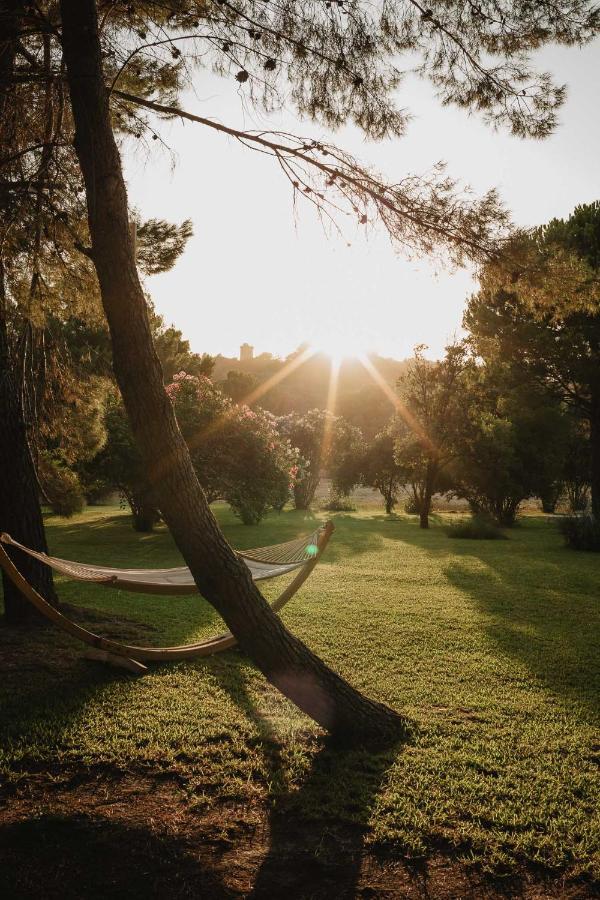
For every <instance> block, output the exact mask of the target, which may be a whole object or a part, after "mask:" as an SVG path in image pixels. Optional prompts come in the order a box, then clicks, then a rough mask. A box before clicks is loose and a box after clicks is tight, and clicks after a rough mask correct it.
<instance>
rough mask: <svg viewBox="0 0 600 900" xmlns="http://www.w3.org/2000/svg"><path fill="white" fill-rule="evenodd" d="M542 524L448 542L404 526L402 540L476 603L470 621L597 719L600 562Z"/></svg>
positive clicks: (494, 643)
mask: <svg viewBox="0 0 600 900" xmlns="http://www.w3.org/2000/svg"><path fill="white" fill-rule="evenodd" d="M546 526H547V522H546V521H545V520H541V519H540V520H539V521H534V520H533V519H532V520H531V521H527V522H526V523H524V524H523V527H521V528H518V529H515V530H514V531H513V532H512V533H511V534H510V541H484V540H450V539H448V538H447V536H445V535H444V534H443V532H442V529H436V530H437V535H435V534H432V536H431V539H430V540H429V541H427V540H425V541H424V540H423V537H422V535H416V534H415V535H411V532H410V530H408V531H405V532H404V534H403V540H405V541H409V542H411V543H414V544H415V545H417V546H419V547H420V548H421V549H423V550H425V551H426V552H427V553H428V555H431V556H434V557H437V558H438V559H439V560H440V568H441V571H442V573H443V574H444V576H445V577H446V579H447V580H448V583H449V584H450V585H452V587H454V588H456V589H458V590H459V591H460V592H461V593H463V594H465V595H466V596H467V597H469V598H470V599H471V600H472V601H473V602H474V604H475V610H476V611H477V613H478V616H477V619H476V624H477V626H478V627H479V628H480V629H482V630H483V632H484V633H485V635H486V638H487V639H488V641H489V643H490V644H491V646H492V647H495V648H497V649H498V650H499V651H501V653H502V654H503V655H504V656H506V657H508V658H509V659H514V660H517V661H518V662H521V663H523V664H524V665H525V666H526V667H527V669H528V670H529V672H531V674H532V675H533V676H534V677H536V678H539V679H540V680H541V681H542V682H543V683H545V684H546V685H547V686H548V687H549V688H550V689H551V690H552V691H554V692H556V693H557V694H558V695H560V696H561V697H562V698H563V700H566V701H568V702H573V701H575V702H577V703H579V704H580V705H581V707H582V709H584V710H585V711H586V714H587V715H591V716H592V719H595V717H596V716H597V715H598V712H599V711H600V708H599V697H600V666H599V665H598V646H599V644H600V605H599V604H598V595H599V594H600V566H599V565H598V562H599V560H598V558H597V557H595V558H594V555H593V554H584V553H576V552H573V551H570V550H568V549H566V548H565V547H564V546H562V544H561V540H560V538H559V536H558V533H557V531H556V528H555V526H553V527H552V528H550V527H548V528H547V530H545V529H546ZM427 543H429V546H427Z"/></svg>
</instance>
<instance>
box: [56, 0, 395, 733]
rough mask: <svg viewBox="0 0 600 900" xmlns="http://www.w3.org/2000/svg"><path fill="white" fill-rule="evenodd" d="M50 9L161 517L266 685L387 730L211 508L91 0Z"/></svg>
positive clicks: (358, 727) (119, 371)
mask: <svg viewBox="0 0 600 900" xmlns="http://www.w3.org/2000/svg"><path fill="white" fill-rule="evenodd" d="M60 8H61V16H62V24H63V48H64V55H65V62H66V67H67V77H68V82H69V89H70V94H71V106H72V111H73V118H74V122H75V129H76V130H75V149H76V151H77V155H78V158H79V162H80V165H81V170H82V173H83V177H84V181H85V186H86V194H87V205H88V221H89V228H90V235H91V241H92V258H93V260H94V264H95V267H96V271H97V274H98V280H99V284H100V291H101V296H102V302H103V305H104V310H105V313H106V318H107V321H108V325H109V329H110V334H111V339H112V348H113V365H114V370H115V375H116V378H117V381H118V383H119V387H120V389H121V393H122V395H123V401H124V404H125V407H126V409H127V413H128V415H129V418H130V421H131V426H132V430H133V434H134V436H135V439H136V442H137V445H138V447H139V450H140V453H141V455H142V459H143V461H144V465H145V467H146V470H147V475H148V479H149V484H150V485H151V487H152V490H153V492H154V496H155V497H156V500H157V504H158V506H159V508H160V510H161V513H162V515H163V517H164V519H165V521H166V523H167V525H168V526H169V528H170V530H171V533H172V535H173V537H174V540H175V542H176V544H177V546H178V548H179V550H180V551H181V553H182V555H183V557H184V559H185V561H186V563H187V565H188V566H189V568H190V570H191V572H192V574H193V576H194V580H195V581H196V584H197V585H198V587H199V589H200V591H201V592H202V594H203V595H204V597H206V599H207V600H208V601H209V602H210V603H211V604H212V605H213V606H214V607H215V609H216V610H217V611H218V612H219V613H220V614H221V616H222V617H223V619H224V620H225V622H226V624H227V626H228V627H229V629H230V630H231V631H232V632H233V634H234V635H235V637H236V638H237V640H238V641H239V644H240V646H241V647H242V649H243V650H244V651H245V652H246V653H247V654H248V655H249V656H250V657H251V658H252V659H253V660H254V662H255V663H256V665H257V666H258V667H259V669H260V670H261V671H262V672H263V673H264V675H265V676H266V677H267V678H268V679H269V681H271V682H272V684H274V685H275V686H276V687H278V688H279V690H281V691H282V692H283V693H284V694H285V695H286V696H287V697H289V699H291V700H292V701H293V702H294V703H296V704H297V705H298V706H299V707H300V708H301V709H302V710H303V711H304V712H305V713H307V714H308V715H309V716H311V717H312V718H313V719H314V720H315V721H316V722H318V723H319V724H320V725H322V726H323V727H324V728H326V729H328V730H330V731H332V732H335V733H338V734H343V735H347V736H354V735H367V734H371V735H373V734H381V733H384V732H387V733H398V732H399V731H401V730H402V728H403V727H404V720H403V719H402V718H401V717H400V716H399V715H398V714H397V713H395V712H393V711H392V710H391V709H389V708H388V707H386V706H384V705H383V704H379V703H375V702H372V701H370V700H368V699H367V698H365V697H364V696H362V695H361V694H360V693H358V692H357V691H356V690H354V689H353V688H352V687H351V686H350V685H349V684H347V682H345V681H344V680H343V679H342V678H340V676H339V675H337V674H336V673H335V672H333V671H332V670H331V669H329V668H328V667H327V666H326V665H325V664H324V663H323V662H322V661H321V660H320V659H319V658H318V657H317V656H315V655H314V654H313V653H312V652H311V651H310V650H309V649H308V648H307V647H305V646H304V645H303V644H302V643H301V641H299V640H298V639H297V638H296V637H294V636H293V635H292V634H290V633H289V632H288V631H287V630H286V629H285V628H284V626H283V623H282V622H281V620H280V619H279V617H278V616H277V615H276V614H275V613H273V611H272V610H271V609H270V607H269V604H268V603H267V602H266V601H265V599H264V598H263V596H262V594H261V593H260V591H259V590H258V588H257V587H256V585H255V584H254V583H253V581H252V579H251V576H250V572H249V571H248V569H247V567H246V566H245V565H244V564H243V562H242V561H241V560H240V559H239V558H238V557H237V556H236V554H235V553H234V552H233V551H232V549H231V548H230V547H229V545H228V544H227V542H226V540H225V538H224V536H223V534H222V533H221V531H220V529H219V527H218V524H217V522H216V520H215V518H214V516H213V515H212V513H211V510H210V508H209V506H208V503H207V502H206V497H205V495H204V492H203V490H202V488H201V486H200V484H199V482H198V479H197V477H196V475H195V472H194V468H193V465H192V462H191V459H190V455H189V452H188V449H187V446H186V444H185V441H184V439H183V437H182V435H181V433H180V431H179V428H178V425H177V422H176V419H175V415H174V412H173V408H172V406H171V402H170V400H169V398H168V397H167V394H166V392H165V389H164V385H163V378H162V371H161V367H160V363H159V360H158V357H157V355H156V351H155V349H154V346H153V342H152V337H151V333H150V327H149V323H148V316H147V309H146V302H145V299H144V294H143V291H142V288H141V285H140V282H139V278H138V274H137V270H136V267H135V260H134V253H133V246H132V242H131V237H130V233H129V226H128V209H127V196H126V190H125V183H124V180H123V175H122V170H121V160H120V157H119V153H118V149H117V146H116V143H115V140H114V136H113V132H112V128H111V124H110V115H109V98H108V92H107V89H106V86H105V84H104V76H103V71H102V60H101V48H100V42H99V37H98V22H97V13H96V5H95V2H94V0H61V3H60Z"/></svg>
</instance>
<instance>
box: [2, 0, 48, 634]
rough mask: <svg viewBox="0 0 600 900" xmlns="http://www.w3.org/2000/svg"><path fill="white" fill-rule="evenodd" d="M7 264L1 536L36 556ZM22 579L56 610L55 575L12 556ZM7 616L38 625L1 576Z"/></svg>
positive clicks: (11, 9)
mask: <svg viewBox="0 0 600 900" xmlns="http://www.w3.org/2000/svg"><path fill="white" fill-rule="evenodd" d="M23 6H24V4H23V3H22V2H19V0H12V2H8V3H7V4H6V6H5V7H4V9H3V10H2V13H1V14H0V156H2V157H5V156H8V155H9V151H10V148H11V138H12V127H11V123H12V121H13V113H11V110H10V101H11V98H10V92H11V90H12V89H13V88H11V84H10V75H11V72H12V70H13V68H14V60H15V46H16V40H17V37H16V36H17V34H18V31H19V24H20V21H21V19H22V16H23ZM7 304H8V300H7V297H6V291H5V277H4V265H3V260H2V258H1V257H0V423H1V424H2V435H1V436H0V531H7V532H9V534H11V535H12V536H13V537H14V538H15V539H16V540H17V541H19V542H21V543H23V544H27V546H29V547H32V548H33V549H34V550H41V551H43V552H47V551H48V547H47V545H46V536H45V533H44V525H43V520H42V511H41V508H40V502H39V495H38V483H37V477H36V473H35V469H34V466H33V461H32V459H31V454H30V452H29V445H28V440H27V428H26V424H25V418H24V415H23V405H22V400H21V390H20V381H19V375H18V373H17V371H16V369H15V365H14V363H15V360H14V354H13V353H12V348H11V342H10V336H9V329H8V321H7V313H8V310H7ZM7 552H8V553H9V554H10V555H11V556H12V557H13V558H14V561H15V563H16V564H17V565H18V566H19V568H20V570H21V572H22V573H23V575H24V576H25V577H26V578H27V579H28V581H29V582H30V583H31V584H32V585H33V587H34V588H35V589H36V590H37V591H38V592H39V593H40V594H41V595H42V596H43V597H44V598H45V599H46V600H48V602H49V603H53V604H54V605H56V603H57V598H56V594H55V592H54V585H53V580H52V570H51V569H49V568H48V567H47V566H44V565H42V564H41V563H39V562H37V561H36V560H34V559H32V558H31V557H29V556H27V555H25V554H24V553H21V552H20V551H15V550H14V549H12V548H11V549H10V550H7ZM2 590H3V595H4V615H5V618H6V620H7V622H9V623H10V624H22V623H24V622H34V621H36V620H38V621H39V617H38V615H37V614H36V612H35V610H34V609H33V607H32V606H31V605H30V603H29V602H28V601H27V600H26V599H25V598H24V597H23V596H22V594H20V592H19V591H18V590H17V589H16V588H15V586H14V585H13V583H12V581H10V580H9V579H8V578H7V577H6V576H5V574H4V572H2Z"/></svg>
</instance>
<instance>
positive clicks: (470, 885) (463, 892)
mask: <svg viewBox="0 0 600 900" xmlns="http://www.w3.org/2000/svg"><path fill="white" fill-rule="evenodd" d="M363 837H364V834H363V832H362V831H361V829H360V828H357V827H351V826H348V825H346V824H344V823H335V822H333V823H328V825H327V827H324V826H323V824H322V823H320V824H318V825H317V824H315V823H311V822H304V821H299V820H297V819H296V818H295V817H293V816H291V815H289V814H288V813H287V812H286V809H285V808H279V809H275V810H268V809H265V808H263V807H257V808H249V807H236V806H235V805H225V804H217V805H215V806H213V807H212V808H211V809H209V810H206V809H203V810H202V811H200V812H199V811H198V810H195V809H194V808H193V806H191V805H190V803H189V799H188V797H187V795H186V791H185V784H184V783H182V781H181V779H177V778H175V777H173V776H172V775H171V774H165V773H158V772H123V771H119V770H113V769H111V768H105V767H95V768H77V769H75V768H73V769H67V768H61V767H59V766H57V767H56V769H55V770H53V771H47V770H44V771H40V772H39V773H37V774H35V775H28V776H27V777H26V778H24V779H23V780H22V781H17V782H15V783H13V784H12V785H4V786H3V787H2V788H1V789H0V895H2V896H5V897H11V898H14V900H18V898H32V900H33V898H36V900H39V898H42V897H43V898H48V900H53V898H59V897H60V898H65V900H66V898H81V897H86V898H95V897H105V898H106V897H115V898H116V897H128V898H138V897H139V898H142V897H144V898H149V897H156V898H158V897H161V898H166V897H168V898H173V900H178V898H187V897H194V898H202V897H206V898H211V900H212V898H215V900H218V898H237V897H254V898H277V897H287V898H326V897H327V898H331V897H335V898H351V897H357V898H374V897H382V898H408V900H424V898H431V900H447V898H473V900H474V898H486V900H495V898H507V897H511V898H517V897H518V898H526V900H542V898H564V900H581V898H589V897H594V896H598V892H597V889H596V887H595V886H594V885H592V884H589V883H584V882H579V883H575V882H568V881H565V880H563V879H557V878H556V877H555V876H554V877H551V876H550V875H549V874H548V873H542V872H531V871H524V872H522V873H520V874H519V875H518V876H511V877H510V878H507V879H500V878H496V879H493V878H490V877H489V876H486V875H485V874H483V873H481V872H480V871H478V870H477V869H475V868H473V867H469V866H467V865H465V864H464V863H463V862H461V861H460V860H459V859H458V858H457V854H456V853H454V852H453V851H452V850H451V849H450V848H445V849H442V848H440V849H439V850H438V852H437V853H436V854H435V855H434V856H433V857H431V858H429V859H427V860H417V861H415V860H406V859H403V858H402V857H401V856H399V855H398V854H397V853H394V852H392V851H391V850H389V851H385V850H381V851H380V852H377V853H375V852H370V851H368V850H366V849H365V847H364V845H363Z"/></svg>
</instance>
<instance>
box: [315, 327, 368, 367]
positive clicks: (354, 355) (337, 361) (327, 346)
mask: <svg viewBox="0 0 600 900" xmlns="http://www.w3.org/2000/svg"><path fill="white" fill-rule="evenodd" d="M311 347H312V349H313V350H314V351H315V353H323V354H324V355H325V356H328V357H329V358H330V359H331V362H332V364H333V365H334V366H336V367H339V366H340V365H341V363H342V362H343V361H344V360H346V359H361V358H362V357H363V356H364V355H365V353H366V348H365V345H364V341H363V340H361V336H360V335H358V334H348V333H345V332H343V331H341V330H339V329H336V331H335V332H332V333H331V334H321V335H319V336H318V337H315V339H314V340H313V341H311Z"/></svg>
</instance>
